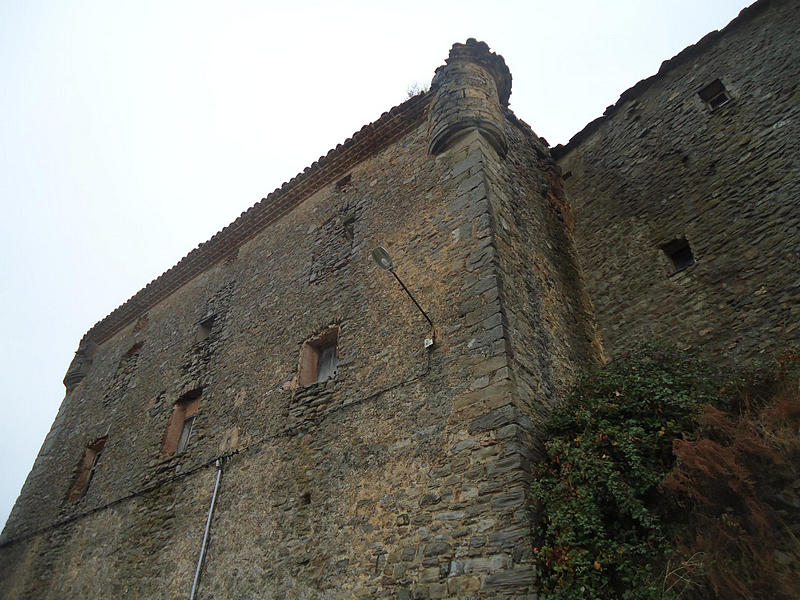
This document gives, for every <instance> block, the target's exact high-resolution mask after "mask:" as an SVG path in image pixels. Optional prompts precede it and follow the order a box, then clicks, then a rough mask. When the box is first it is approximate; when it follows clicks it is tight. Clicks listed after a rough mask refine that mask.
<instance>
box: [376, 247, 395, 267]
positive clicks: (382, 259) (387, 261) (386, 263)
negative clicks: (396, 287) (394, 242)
mask: <svg viewBox="0 0 800 600" xmlns="http://www.w3.org/2000/svg"><path fill="white" fill-rule="evenodd" d="M372 260H374V261H375V263H376V264H377V265H378V266H379V267H380V268H381V269H383V270H384V271H391V270H392V257H391V256H389V253H388V252H387V251H386V248H384V247H383V246H378V247H377V248H375V249H374V250H373V251H372Z"/></svg>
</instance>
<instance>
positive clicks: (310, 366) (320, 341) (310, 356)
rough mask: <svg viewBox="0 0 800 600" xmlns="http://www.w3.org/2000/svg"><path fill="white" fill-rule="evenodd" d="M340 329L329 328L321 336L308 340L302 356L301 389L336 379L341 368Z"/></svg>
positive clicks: (304, 345)
mask: <svg viewBox="0 0 800 600" xmlns="http://www.w3.org/2000/svg"><path fill="white" fill-rule="evenodd" d="M338 345H339V328H338V327H329V328H328V329H326V330H325V331H323V332H322V333H321V334H319V335H317V336H315V337H313V338H311V339H310V340H307V341H306V342H305V343H304V344H303V349H302V351H301V354H300V372H299V373H298V377H297V381H298V384H299V385H300V387H306V386H309V385H311V384H312V383H318V382H322V381H327V380H328V379H333V378H334V377H336V371H337V369H338V367H339V349H338Z"/></svg>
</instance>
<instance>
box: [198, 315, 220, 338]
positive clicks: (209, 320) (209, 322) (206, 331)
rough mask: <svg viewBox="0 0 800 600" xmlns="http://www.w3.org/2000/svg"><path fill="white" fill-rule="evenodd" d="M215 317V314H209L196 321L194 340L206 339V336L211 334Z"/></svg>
mask: <svg viewBox="0 0 800 600" xmlns="http://www.w3.org/2000/svg"><path fill="white" fill-rule="evenodd" d="M216 318H217V315H210V316H208V317H205V318H204V319H202V320H201V321H199V322H198V323H197V334H196V336H195V337H196V341H198V342H202V341H204V340H207V339H208V336H210V335H211V330H212V329H213V328H214V321H215V320H216Z"/></svg>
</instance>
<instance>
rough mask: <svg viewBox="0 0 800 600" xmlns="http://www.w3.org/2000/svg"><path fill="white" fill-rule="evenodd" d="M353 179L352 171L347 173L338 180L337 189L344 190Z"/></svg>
mask: <svg viewBox="0 0 800 600" xmlns="http://www.w3.org/2000/svg"><path fill="white" fill-rule="evenodd" d="M351 179H352V177H351V175H350V173H348V174H347V175H345V176H344V177H342V178H341V179H340V180H339V181H337V182H336V189H337V190H343V189H344V188H346V187H347V186H348V185H350V181H351Z"/></svg>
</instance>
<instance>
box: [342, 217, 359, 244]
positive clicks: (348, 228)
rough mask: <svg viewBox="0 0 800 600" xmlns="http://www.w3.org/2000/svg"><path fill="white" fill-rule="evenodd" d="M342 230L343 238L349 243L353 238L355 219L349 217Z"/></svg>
mask: <svg viewBox="0 0 800 600" xmlns="http://www.w3.org/2000/svg"><path fill="white" fill-rule="evenodd" d="M342 228H343V229H344V237H346V238H347V239H348V240H350V241H351V242H352V241H353V238H354V237H355V228H356V220H355V218H353V217H351V218H349V219H347V220H346V221H345V222H344V223H343V224H342Z"/></svg>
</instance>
